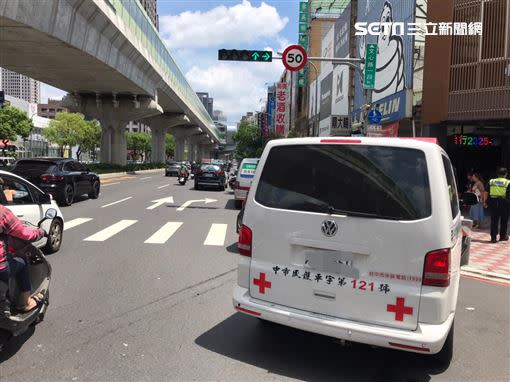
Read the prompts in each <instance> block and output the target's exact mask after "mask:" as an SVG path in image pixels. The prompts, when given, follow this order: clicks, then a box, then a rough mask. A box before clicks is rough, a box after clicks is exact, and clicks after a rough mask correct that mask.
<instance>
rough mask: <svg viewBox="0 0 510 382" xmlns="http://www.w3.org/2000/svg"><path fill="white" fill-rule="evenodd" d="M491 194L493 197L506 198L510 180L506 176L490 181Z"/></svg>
mask: <svg viewBox="0 0 510 382" xmlns="http://www.w3.org/2000/svg"><path fill="white" fill-rule="evenodd" d="M489 186H490V190H489V195H490V197H491V198H504V197H506V192H507V189H508V186H510V180H509V179H505V178H496V179H491V180H490V181H489Z"/></svg>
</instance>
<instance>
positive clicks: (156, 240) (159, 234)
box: [144, 222, 182, 244]
mask: <svg viewBox="0 0 510 382" xmlns="http://www.w3.org/2000/svg"><path fill="white" fill-rule="evenodd" d="M181 225H182V222H169V223H166V224H165V225H164V226H163V227H161V228H160V229H158V230H157V231H156V232H155V233H154V235H152V236H151V237H149V238H148V239H147V240H145V241H144V243H146V244H165V243H166V241H167V240H168V239H170V238H171V237H172V235H173V234H174V233H175V232H176V231H177V230H178V229H179V227H180V226H181Z"/></svg>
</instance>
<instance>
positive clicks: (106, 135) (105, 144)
mask: <svg viewBox="0 0 510 382" xmlns="http://www.w3.org/2000/svg"><path fill="white" fill-rule="evenodd" d="M99 122H100V123H101V152H100V159H101V162H102V163H111V160H112V158H111V150H110V147H111V144H112V143H111V142H112V140H111V139H112V136H111V134H112V129H111V127H110V126H106V125H104V122H103V121H99Z"/></svg>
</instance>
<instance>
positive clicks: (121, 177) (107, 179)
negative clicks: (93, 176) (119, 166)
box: [101, 176, 136, 184]
mask: <svg viewBox="0 0 510 382" xmlns="http://www.w3.org/2000/svg"><path fill="white" fill-rule="evenodd" d="M134 178H136V177H135V176H117V177H114V178H106V179H101V184H103V183H110V182H116V181H118V180H127V179H134Z"/></svg>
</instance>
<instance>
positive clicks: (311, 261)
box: [233, 138, 462, 362]
mask: <svg viewBox="0 0 510 382" xmlns="http://www.w3.org/2000/svg"><path fill="white" fill-rule="evenodd" d="M461 236H462V234H461V214H460V210H459V201H458V196H457V190H456V185H455V179H454V172H453V169H452V166H451V164H450V160H449V158H448V156H447V154H446V153H445V151H444V150H443V149H441V147H440V146H438V145H436V144H433V143H428V142H423V141H419V140H412V139H399V138H327V139H325V138H301V139H281V140H273V141H270V142H269V143H268V145H267V146H266V148H265V150H264V153H263V155H262V157H261V159H260V162H259V165H258V167H257V170H256V173H255V178H254V180H253V183H252V190H251V191H250V193H249V194H248V198H247V200H246V203H245V212H244V217H243V225H242V227H241V231H240V234H239V243H238V248H239V253H240V256H239V258H240V261H239V266H238V285H237V286H236V288H235V290H234V295H233V304H234V307H235V309H236V310H238V311H239V312H242V313H245V314H248V315H251V316H255V317H258V318H260V319H263V320H269V321H273V322H276V323H280V324H282V325H287V326H291V327H295V328H298V329H302V330H306V331H309V332H314V333H319V334H323V335H327V336H331V337H336V338H339V339H343V340H347V341H353V342H360V343H365V344H370V345H376V346H381V347H387V348H392V349H400V350H405V351H410V352H416V353H422V354H436V353H439V354H437V355H436V358H437V359H438V360H439V361H441V362H449V361H450V360H451V356H452V349H453V348H452V347H453V322H454V317H455V308H456V305H457V295H458V290H459V279H460V260H461V245H462V243H461V240H462V237H461Z"/></svg>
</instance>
